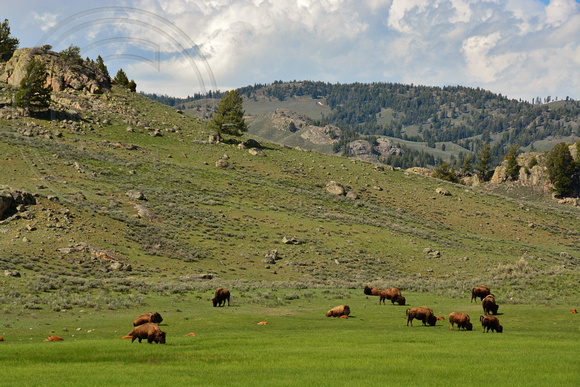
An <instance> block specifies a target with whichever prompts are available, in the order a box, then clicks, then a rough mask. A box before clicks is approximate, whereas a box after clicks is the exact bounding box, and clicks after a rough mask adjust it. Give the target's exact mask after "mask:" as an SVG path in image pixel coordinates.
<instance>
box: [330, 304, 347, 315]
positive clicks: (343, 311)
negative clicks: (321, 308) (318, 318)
mask: <svg viewBox="0 0 580 387" xmlns="http://www.w3.org/2000/svg"><path fill="white" fill-rule="evenodd" d="M349 314H350V308H349V307H348V305H339V306H336V307H334V308H332V309H330V310H329V311H328V312H326V317H340V316H348V315H349Z"/></svg>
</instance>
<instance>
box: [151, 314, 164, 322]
mask: <svg viewBox="0 0 580 387" xmlns="http://www.w3.org/2000/svg"><path fill="white" fill-rule="evenodd" d="M161 321H163V317H161V315H160V314H159V313H157V312H155V313H153V316H151V322H154V323H155V324H159V323H160V322H161Z"/></svg>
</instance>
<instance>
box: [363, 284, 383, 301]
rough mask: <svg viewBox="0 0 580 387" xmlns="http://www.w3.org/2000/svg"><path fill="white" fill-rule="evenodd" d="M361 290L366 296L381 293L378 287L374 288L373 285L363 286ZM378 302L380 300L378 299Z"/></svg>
mask: <svg viewBox="0 0 580 387" xmlns="http://www.w3.org/2000/svg"><path fill="white" fill-rule="evenodd" d="M363 292H364V294H366V295H367V296H380V295H381V291H380V290H379V289H377V288H375V287H374V286H365V288H364V290H363ZM379 303H380V301H379Z"/></svg>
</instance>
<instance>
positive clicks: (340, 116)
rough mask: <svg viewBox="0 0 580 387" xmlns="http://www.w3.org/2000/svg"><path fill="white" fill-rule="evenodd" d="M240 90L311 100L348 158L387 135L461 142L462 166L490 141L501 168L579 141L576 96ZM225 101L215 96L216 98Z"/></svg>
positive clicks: (393, 88) (308, 85)
mask: <svg viewBox="0 0 580 387" xmlns="http://www.w3.org/2000/svg"><path fill="white" fill-rule="evenodd" d="M237 90H238V92H239V93H240V94H241V95H242V96H244V97H245V98H246V99H248V100H251V101H254V102H258V103H259V102H260V101H264V102H266V101H279V102H280V103H281V104H280V105H279V106H282V107H283V106H284V105H283V103H284V102H290V101H293V100H296V99H307V98H312V99H313V100H316V101H318V102H320V103H321V104H324V105H326V106H328V107H329V108H330V109H329V110H328V111H327V113H326V114H320V115H319V116H312V117H309V118H311V119H312V120H315V123H318V124H322V125H323V124H327V123H328V124H333V125H336V126H338V127H339V128H340V129H341V131H342V132H341V135H340V140H339V142H338V143H337V144H336V145H335V151H338V152H342V153H343V154H345V153H346V152H348V147H346V146H345V145H346V144H348V143H349V142H351V141H353V140H354V139H357V138H360V136H387V137H391V138H396V139H397V138H398V139H401V140H405V141H409V142H411V143H424V144H425V145H427V146H428V147H429V148H432V149H435V148H439V149H441V148H442V149H443V150H445V146H444V145H445V143H448V145H449V143H453V144H456V145H458V146H459V147H461V149H462V150H463V151H462V152H460V154H458V155H456V156H458V157H452V158H451V162H452V164H453V163H455V164H458V165H460V164H461V163H462V162H463V160H462V158H464V157H465V156H467V155H470V154H472V153H473V152H477V150H478V149H480V147H481V146H482V144H483V143H484V142H486V143H489V144H490V145H491V149H492V155H493V158H494V164H499V162H501V160H502V159H503V157H504V155H505V154H506V153H507V151H508V150H509V148H510V147H511V146H512V145H514V144H517V145H518V146H519V147H520V148H521V149H530V148H531V149H543V150H548V149H550V148H551V147H552V146H553V145H554V144H555V143H557V142H559V141H566V142H574V141H576V140H577V139H578V138H579V137H580V127H579V124H580V102H578V101H575V100H572V99H570V98H569V97H565V99H559V100H558V99H557V97H555V98H554V100H552V98H551V97H546V98H544V99H543V100H541V99H540V98H539V97H537V98H535V99H534V101H533V102H534V103H530V102H525V101H517V100H514V99H508V98H506V97H505V96H502V95H501V94H494V93H492V92H490V91H486V90H483V89H480V88H476V89H474V88H468V87H462V86H448V87H443V88H440V87H431V86H418V85H412V84H411V85H405V84H399V83H380V82H377V83H369V84H367V83H352V84H340V83H336V84H332V83H325V82H313V81H302V82H296V81H294V82H281V81H277V82H274V83H273V84H267V85H264V84H256V85H254V86H247V87H242V88H239V89H237ZM219 95H220V93H219V92H218V93H213V95H212V97H214V98H216V97H218V98H219ZM203 97H205V96H199V95H198V96H194V97H192V98H190V99H189V100H190V101H191V100H195V99H201V98H203ZM174 103H176V104H177V103H180V101H179V100H175V102H174ZM407 144H409V143H407ZM411 148H412V147H411ZM411 153H412V152H407V154H408V155H410V154H411ZM345 155H347V154H345ZM417 160H418V159H417V158H416V157H415V161H417ZM411 163H412V160H411ZM402 166H405V167H409V166H414V165H402Z"/></svg>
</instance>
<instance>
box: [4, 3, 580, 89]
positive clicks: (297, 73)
mask: <svg viewBox="0 0 580 387" xmlns="http://www.w3.org/2000/svg"><path fill="white" fill-rule="evenodd" d="M22 1H23V2H24V3H30V4H32V5H31V6H30V7H28V8H29V9H34V10H35V12H36V13H32V12H31V13H29V14H27V15H26V16H22V12H21V9H22V7H25V8H26V5H24V6H18V7H17V6H16V5H14V6H12V5H10V6H9V7H8V8H6V9H3V12H5V13H6V16H5V17H8V18H9V19H10V22H11V26H14V28H13V31H14V32H16V31H18V29H19V27H20V26H26V28H24V27H23V28H22V31H20V33H26V34H29V35H30V34H32V32H31V31H33V30H34V28H36V31H37V33H36V39H38V36H41V35H43V34H44V32H47V33H49V32H50V28H52V27H53V26H55V24H56V23H57V22H61V21H62V20H64V19H66V18H67V17H69V16H71V15H73V14H75V13H77V12H80V11H83V10H87V9H91V8H92V9H95V10H99V9H101V7H102V6H112V5H121V6H128V7H133V8H136V9H139V10H142V11H145V12H141V11H139V12H137V11H136V12H134V14H133V15H131V14H130V13H127V12H124V13H123V12H120V13H114V12H113V14H109V15H108V17H112V18H113V19H114V18H115V17H118V20H117V21H116V22H115V21H111V22H110V23H109V24H98V23H97V24H94V25H89V24H90V23H89V24H87V26H86V27H87V28H84V29H81V30H78V31H75V33H74V34H73V35H71V36H70V37H68V38H69V40H70V42H69V41H68V40H67V42H63V44H64V47H66V46H68V44H70V43H75V44H77V45H79V46H80V47H81V48H82V47H90V46H89V45H90V44H91V43H95V42H96V43H101V42H105V43H107V42H108V40H107V39H109V38H115V37H116V38H122V37H125V38H130V39H129V40H128V41H125V42H119V41H117V42H115V43H111V44H110V45H104V44H103V45H98V44H97V45H94V46H92V47H93V49H92V51H91V52H90V55H91V57H95V56H96V55H97V54H99V53H101V52H100V50H102V51H103V53H105V54H107V55H111V56H112V55H113V54H114V53H121V54H123V53H124V54H133V55H134V56H135V57H138V56H139V55H141V56H143V57H144V58H147V59H151V58H152V57H153V59H152V60H154V61H157V62H159V69H160V71H159V72H157V71H155V70H154V69H153V68H152V67H151V66H150V65H147V63H148V62H147V61H146V60H143V63H142V65H143V66H144V67H143V68H141V67H139V66H137V63H135V62H136V61H135V60H133V61H129V62H128V63H127V64H126V65H123V68H125V67H127V66H133V67H134V68H135V71H136V75H134V77H135V78H136V79H135V80H136V82H137V83H138V84H140V85H143V86H145V85H154V84H156V82H157V83H161V82H159V80H163V82H164V85H165V87H167V93H170V94H171V93H176V94H177V93H178V92H177V90H182V89H183V85H184V84H187V80H185V79H184V78H183V77H184V76H185V77H190V78H191V80H192V82H189V83H195V82H198V81H199V78H200V77H201V78H202V80H203V83H204V84H208V82H210V81H209V78H211V74H213V75H214V76H215V80H216V84H217V87H219V88H221V89H224V88H231V87H238V86H245V85H248V84H253V83H256V82H259V83H270V82H273V81H274V80H277V79H282V80H292V79H313V80H324V81H329V82H337V81H338V82H342V83H345V82H355V81H360V82H373V81H387V82H406V83H415V84H424V85H434V86H443V85H448V84H453V85H456V84H461V85H466V86H472V87H477V86H479V87H484V88H487V89H490V90H491V91H494V92H498V93H502V94H506V95H508V96H510V97H515V98H520V97H521V98H530V97H531V96H535V95H548V93H549V94H550V95H553V96H554V95H563V96H565V95H570V96H571V97H573V98H577V99H580V95H579V94H578V93H579V92H580V91H579V90H580V70H579V69H580V66H579V63H580V56H579V52H580V39H578V36H580V10H579V1H578V0H576V1H574V0H551V1H550V3H549V4H545V1H544V0H366V1H362V0H122V1H123V3H122V4H119V3H118V2H117V1H115V2H113V0H105V1H107V3H105V4H103V5H102V4H101V3H100V2H97V1H96V0H95V1H89V3H88V5H87V3H85V2H82V3H80V2H72V1H70V2H69V1H66V0H63V1H62V2H58V3H54V4H50V3H48V2H44V1H40V0H22ZM95 12H97V11H95ZM146 12H150V14H149V15H147V13H146ZM97 13H98V12H97ZM57 15H59V16H57ZM102 16H104V15H102ZM95 17H98V15H95ZM19 18H20V19H19ZM124 18H125V19H131V20H132V22H128V21H127V20H123V19H124ZM33 20H34V21H35V23H33V22H32V21H33ZM83 20H84V19H83ZM139 23H142V25H138V24H139ZM131 39H132V41H130V40H131ZM191 41H193V42H194V44H196V45H197V47H198V48H199V49H200V50H201V51H202V53H203V55H204V56H205V58H206V60H207V62H203V61H202V60H200V59H199V58H194V60H193V62H194V63H192V59H191V58H190V59H189V62H188V63H189V67H190V68H192V69H193V70H192V72H189V71H186V70H185V69H184V68H183V66H182V65H181V64H179V62H180V60H181V59H179V58H180V56H181V55H180V52H182V51H183V50H184V49H187V48H190V47H188V45H189V42H191ZM21 42H24V40H23V39H21ZM60 48H63V47H60ZM155 55H158V57H155ZM133 59H135V58H133ZM137 61H138V60H137ZM121 62H122V58H121V59H119V60H118V61H114V65H120V64H121ZM186 64H187V63H186ZM196 66H197V73H196V71H195V68H196ZM206 66H209V67H210V68H211V73H210V72H209V71H208V69H207V68H206ZM133 67H131V68H133ZM127 68H129V67H127ZM173 71H177V72H180V74H179V75H175V74H171V72H173ZM165 73H167V74H165ZM137 74H138V75H137ZM139 77H142V79H138V78H139ZM172 90H175V91H172ZM179 93H180V94H181V91H180V92H179ZM186 95H187V93H186Z"/></svg>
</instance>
